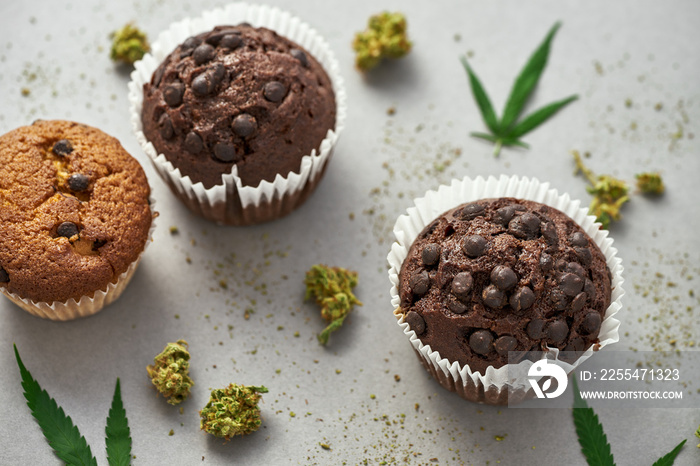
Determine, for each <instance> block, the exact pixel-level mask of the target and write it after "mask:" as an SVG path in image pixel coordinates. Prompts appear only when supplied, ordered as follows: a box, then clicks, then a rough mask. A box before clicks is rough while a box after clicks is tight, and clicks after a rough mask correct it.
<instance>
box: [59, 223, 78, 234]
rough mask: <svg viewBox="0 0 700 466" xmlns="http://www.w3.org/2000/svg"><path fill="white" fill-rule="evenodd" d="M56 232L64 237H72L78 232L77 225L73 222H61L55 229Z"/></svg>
mask: <svg viewBox="0 0 700 466" xmlns="http://www.w3.org/2000/svg"><path fill="white" fill-rule="evenodd" d="M56 234H57V235H58V236H63V237H64V238H72V237H73V236H75V235H77V234H78V226H77V225H76V224H75V223H73V222H63V223H61V224H60V225H59V226H58V228H57V229H56Z"/></svg>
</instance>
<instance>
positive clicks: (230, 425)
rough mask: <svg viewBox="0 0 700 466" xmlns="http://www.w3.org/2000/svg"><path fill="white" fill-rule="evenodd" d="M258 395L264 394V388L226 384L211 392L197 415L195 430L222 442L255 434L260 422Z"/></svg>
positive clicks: (265, 390)
mask: <svg viewBox="0 0 700 466" xmlns="http://www.w3.org/2000/svg"><path fill="white" fill-rule="evenodd" d="M261 393H267V388H265V387H262V386H261V387H254V386H245V385H236V384H230V385H229V386H228V387H226V388H223V389H215V390H212V391H211V397H210V398H209V403H207V405H206V406H205V407H204V408H203V409H202V410H201V411H200V412H199V416H200V417H201V419H200V422H199V427H200V428H201V429H202V430H203V431H205V432H208V433H210V434H212V435H213V436H215V437H219V438H223V439H225V440H231V438H232V437H233V436H234V435H245V434H250V433H251V432H255V431H256V430H258V428H259V427H260V423H261V422H262V421H261V420H260V408H258V402H259V401H260V398H262V396H261V395H260V394H261Z"/></svg>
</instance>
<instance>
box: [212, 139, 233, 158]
mask: <svg viewBox="0 0 700 466" xmlns="http://www.w3.org/2000/svg"><path fill="white" fill-rule="evenodd" d="M214 157H215V158H216V159H217V160H218V161H220V162H227V163H228V162H233V161H234V160H236V147H235V146H234V145H233V144H229V143H228V142H217V143H216V145H215V146H214Z"/></svg>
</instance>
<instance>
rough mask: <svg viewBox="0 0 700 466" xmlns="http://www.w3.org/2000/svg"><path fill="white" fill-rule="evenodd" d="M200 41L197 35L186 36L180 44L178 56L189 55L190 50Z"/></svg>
mask: <svg viewBox="0 0 700 466" xmlns="http://www.w3.org/2000/svg"><path fill="white" fill-rule="evenodd" d="M201 43H202V39H199V38H197V37H188V38H187V39H185V42H183V43H182V45H181V46H180V58H185V57H189V56H190V55H192V51H193V50H194V49H195V48H196V47H197V46H198V45H199V44H201Z"/></svg>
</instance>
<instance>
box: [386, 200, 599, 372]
mask: <svg viewBox="0 0 700 466" xmlns="http://www.w3.org/2000/svg"><path fill="white" fill-rule="evenodd" d="M398 293H399V298H400V310H399V311H400V312H401V313H403V317H404V320H405V321H406V322H408V324H409V326H410V328H411V329H412V330H414V331H415V332H416V334H417V336H418V338H419V339H420V341H421V342H422V343H423V344H424V345H430V347H431V349H432V350H433V351H437V352H438V353H439V354H440V356H441V357H443V358H446V359H447V360H449V361H450V362H451V363H452V362H455V361H457V362H459V364H460V365H461V366H462V367H467V366H468V367H469V368H470V369H471V370H472V372H479V373H481V374H482V375H483V374H485V371H486V369H487V368H488V367H494V368H499V367H502V366H504V365H506V364H508V353H509V352H510V351H516V352H526V351H542V350H545V351H546V350H547V348H558V349H560V350H564V351H576V352H582V351H584V350H586V349H587V348H589V347H590V346H591V345H594V344H596V343H597V342H598V333H599V330H600V327H601V322H602V321H603V318H604V316H605V312H606V309H607V308H608V306H609V304H610V301H611V275H610V272H609V270H608V268H607V266H606V259H605V257H604V255H603V254H602V252H601V251H600V249H599V248H598V246H597V245H596V244H595V243H594V241H593V240H592V239H591V238H590V237H589V236H588V235H587V234H586V233H585V232H584V231H583V229H582V228H581V227H580V226H579V225H578V224H577V223H576V222H574V221H573V220H572V219H570V218H569V217H568V216H567V215H565V214H564V213H562V212H560V211H558V210H556V209H554V208H552V207H549V206H547V205H544V204H540V203H537V202H533V201H527V200H520V199H514V198H497V199H482V200H479V201H476V202H471V203H467V204H462V205H460V206H458V207H456V208H454V209H451V210H449V211H448V212H445V213H444V214H442V215H440V216H439V217H438V218H437V219H435V220H434V221H433V222H432V223H430V224H429V225H428V226H427V227H426V228H425V229H424V230H423V231H422V232H421V233H420V234H419V235H418V237H417V238H416V239H415V241H414V242H413V244H412V245H411V247H410V249H409V251H408V255H407V257H406V259H405V260H404V262H403V265H402V266H401V271H400V274H399V284H398Z"/></svg>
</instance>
